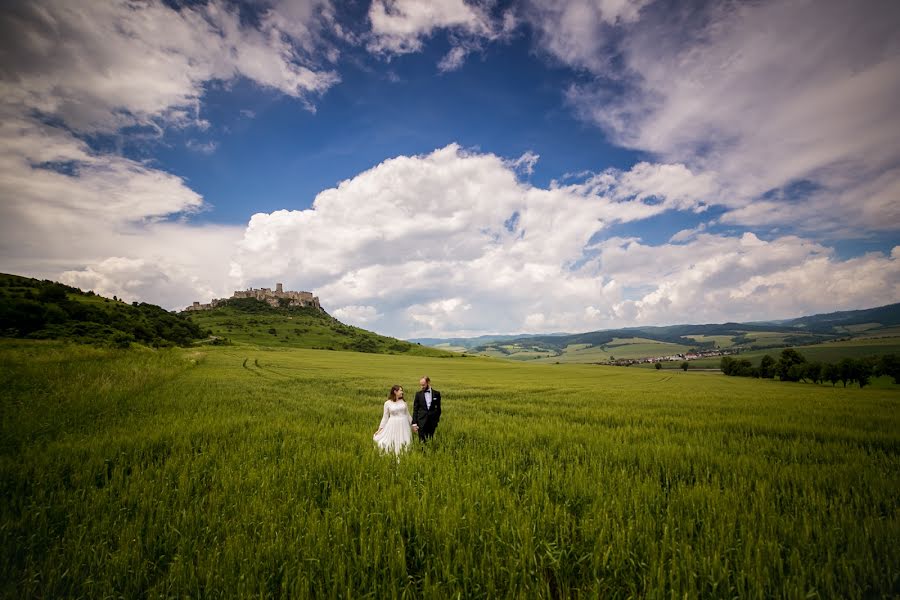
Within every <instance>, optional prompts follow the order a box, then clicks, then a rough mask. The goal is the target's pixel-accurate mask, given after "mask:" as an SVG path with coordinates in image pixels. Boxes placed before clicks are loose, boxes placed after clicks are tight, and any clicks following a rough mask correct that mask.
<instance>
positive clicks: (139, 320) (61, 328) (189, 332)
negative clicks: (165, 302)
mask: <svg viewBox="0 0 900 600" xmlns="http://www.w3.org/2000/svg"><path fill="white" fill-rule="evenodd" d="M202 336H203V332H202V331H201V330H200V328H199V327H197V325H196V324H194V323H192V322H191V321H189V320H188V319H186V318H184V317H182V316H179V315H176V314H173V313H170V312H168V311H167V310H165V309H163V308H160V307H159V306H156V305H154V304H147V303H145V302H134V303H132V304H126V303H125V302H122V301H121V300H118V299H117V298H115V297H113V298H112V299H110V298H104V297H102V296H97V295H96V294H94V293H93V292H82V291H81V290H80V289H78V288H74V287H70V286H67V285H63V284H61V283H57V282H55V281H48V280H44V281H41V280H38V279H32V278H29V277H20V276H18V275H7V274H0V337H12V338H29V339H61V340H70V341H75V342H81V343H91V344H105V345H113V346H119V347H127V346H128V345H130V344H131V343H132V342H138V343H141V344H146V345H148V346H154V347H161V346H172V345H178V346H186V345H189V344H191V343H192V342H193V341H195V340H196V339H198V338H200V337H202Z"/></svg>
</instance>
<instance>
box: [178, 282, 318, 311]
mask: <svg viewBox="0 0 900 600" xmlns="http://www.w3.org/2000/svg"><path fill="white" fill-rule="evenodd" d="M231 297H232V298H255V299H256V300H260V301H262V302H265V303H267V304H268V305H269V306H273V307H277V306H279V305H280V301H281V300H283V299H286V300H288V303H287V304H288V306H313V307H315V308H318V309H319V310H321V309H322V305H321V304H319V298H318V297H316V296H314V295H313V294H312V292H295V291H287V292H285V291H284V289H283V286H282V284H280V283H278V284H276V285H275V291H274V292H273V291H272V290H271V289H270V288H259V289H253V288H250V289H249V290H235V292H234V294H232V296H231ZM225 300H227V298H222V299H218V298H214V299H213V300H212V301H211V302H210V303H209V304H200V303H199V302H194V303H193V304H192V305H191V306H188V307H187V308H185V309H184V310H186V311H188V310H210V309H212V308H215V307H216V306H218V305H219V304H220V303H222V302H225Z"/></svg>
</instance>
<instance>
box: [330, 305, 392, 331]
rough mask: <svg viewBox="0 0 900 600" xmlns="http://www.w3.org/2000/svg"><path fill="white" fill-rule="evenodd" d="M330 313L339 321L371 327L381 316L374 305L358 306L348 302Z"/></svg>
mask: <svg viewBox="0 0 900 600" xmlns="http://www.w3.org/2000/svg"><path fill="white" fill-rule="evenodd" d="M332 314H333V315H334V316H335V317H337V318H338V319H339V320H340V321H343V322H344V323H348V324H350V325H356V326H358V327H371V326H372V324H373V323H375V322H376V321H378V319H380V318H381V313H379V312H378V310H377V309H376V308H375V307H374V306H359V305H356V304H350V305H347V306H342V307H340V308H337V309H335V310H333V311H332Z"/></svg>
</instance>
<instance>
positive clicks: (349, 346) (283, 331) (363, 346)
mask: <svg viewBox="0 0 900 600" xmlns="http://www.w3.org/2000/svg"><path fill="white" fill-rule="evenodd" d="M186 314H188V315H189V318H190V319H191V320H192V321H193V322H195V323H197V325H199V326H200V328H201V329H203V330H204V331H207V330H209V331H212V333H213V335H216V336H221V337H225V338H228V339H229V340H231V341H233V342H236V343H240V344H251V345H255V346H262V347H273V348H310V349H324V350H356V351H361V352H374V353H388V354H411V355H416V356H441V357H458V356H459V354H456V353H451V352H447V351H443V350H438V349H434V348H429V347H427V346H420V345H418V344H411V343H409V342H406V341H402V340H398V339H395V338H391V337H385V336H382V335H378V334H376V333H373V332H371V331H367V330H365V329H360V328H359V327H353V326H350V325H344V324H343V323H341V322H340V321H338V320H337V319H335V318H334V317H332V316H330V315H329V314H328V313H326V312H324V311H321V310H318V309H315V308H271V307H269V306H268V305H266V304H264V303H261V302H256V301H242V302H240V303H235V305H233V306H232V305H229V306H224V307H221V308H216V309H214V310H208V311H197V312H189V313H186ZM273 329H274V331H275V333H274V334H273V333H270V332H271V331H272V330H273Z"/></svg>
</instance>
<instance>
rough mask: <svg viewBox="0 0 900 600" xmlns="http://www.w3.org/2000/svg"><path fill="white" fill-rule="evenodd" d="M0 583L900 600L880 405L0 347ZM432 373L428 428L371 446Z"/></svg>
mask: <svg viewBox="0 0 900 600" xmlns="http://www.w3.org/2000/svg"><path fill="white" fill-rule="evenodd" d="M0 365H2V368H0V433H2V435H0V488H2V489H0V499H2V500H0V544H2V546H0V547H2V550H0V593H2V595H3V596H4V597H16V598H18V597H34V596H41V597H62V596H65V597H70V596H84V597H113V596H114V597H136V596H153V597H158V596H183V597H201V596H240V597H246V596H251V595H252V596H263V597H267V596H272V597H277V596H289V597H315V598H350V597H354V598H401V597H425V598H445V597H462V598H503V597H516V598H532V597H548V598H597V597H604V598H616V597H621V598H624V597H643V598H674V597H679V598H682V597H687V598H694V597H701V596H702V597H709V598H722V597H754V598H763V597H786V598H811V597H821V598H862V597H867V598H870V597H891V596H896V595H897V594H900V545H898V544H897V540H898V539H900V495H898V493H897V490H898V489H900V410H898V403H900V393H898V390H897V389H896V387H895V388H893V389H869V388H865V389H862V390H860V389H856V388H853V389H851V388H847V389H843V388H840V387H838V388H834V389H832V388H826V387H818V386H804V385H799V384H792V383H780V382H775V381H770V380H756V379H747V378H739V377H733V378H732V377H724V376H720V375H716V374H713V373H691V372H687V373H674V372H662V373H657V372H655V371H652V370H640V369H625V368H615V367H601V366H589V365H565V364H562V365H554V364H532V363H517V362H512V361H497V360H490V359H481V358H456V359H446V358H444V359H442V358H428V357H416V356H403V355H396V356H392V355H383V354H382V355H379V354H362V353H349V352H331V351H316V350H302V349H283V350H278V349H268V350H260V349H254V348H251V347H242V346H226V347H215V348H204V349H200V350H184V349H170V350H164V351H163V350H160V351H150V350H137V349H133V350H127V351H112V350H99V349H93V348H90V347H81V346H66V345H63V344H58V343H37V342H9V341H0ZM423 373H428V374H429V375H431V376H432V378H433V380H434V385H435V387H436V388H437V389H439V390H441V391H442V393H443V404H444V417H443V420H442V421H441V425H440V428H439V429H438V431H437V435H436V437H435V439H434V440H433V442H432V443H431V444H429V445H428V446H426V447H421V446H419V445H418V444H417V445H416V446H415V447H414V449H413V450H412V451H411V452H409V453H408V454H406V455H404V456H402V457H401V458H400V460H399V461H397V460H394V459H393V458H392V457H386V456H381V455H379V454H378V453H377V452H376V451H375V450H374V448H373V445H372V440H371V435H372V433H373V432H374V430H375V428H376V427H377V424H378V421H379V419H380V416H381V405H382V402H383V398H384V396H385V395H386V393H387V391H388V388H389V387H390V385H391V384H393V383H401V384H402V385H404V386H405V387H406V389H407V391H408V392H412V391H413V390H414V388H415V382H416V381H417V380H418V378H419V377H420V376H421V375H422V374H423Z"/></svg>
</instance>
